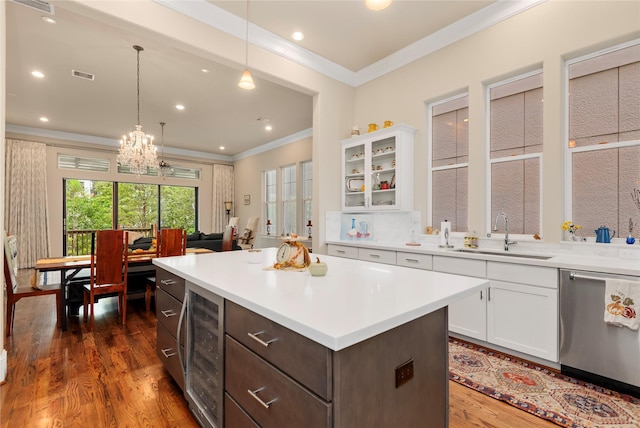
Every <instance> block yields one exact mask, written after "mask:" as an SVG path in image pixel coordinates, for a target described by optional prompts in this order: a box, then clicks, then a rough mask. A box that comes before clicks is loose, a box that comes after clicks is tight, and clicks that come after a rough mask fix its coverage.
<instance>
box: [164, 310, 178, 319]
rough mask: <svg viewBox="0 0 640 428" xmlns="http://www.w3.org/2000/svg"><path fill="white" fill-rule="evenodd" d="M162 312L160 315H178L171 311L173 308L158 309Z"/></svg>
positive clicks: (169, 316)
mask: <svg viewBox="0 0 640 428" xmlns="http://www.w3.org/2000/svg"><path fill="white" fill-rule="evenodd" d="M160 312H161V313H162V315H164V316H165V318H171V317H175V316H176V315H178V314H177V313H175V312H174V311H173V309H166V310H164V311H160Z"/></svg>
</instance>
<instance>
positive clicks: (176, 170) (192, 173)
mask: <svg viewBox="0 0 640 428" xmlns="http://www.w3.org/2000/svg"><path fill="white" fill-rule="evenodd" d="M117 168H118V172H119V173H120V174H132V172H131V170H130V168H129V165H117ZM142 175H146V176H149V177H157V176H158V170H157V169H148V170H147V172H145V173H144V174H142ZM166 176H167V177H172V178H183V179H187V180H199V179H200V169H197V168H185V167H182V166H175V165H171V169H170V170H169V171H167V173H166Z"/></svg>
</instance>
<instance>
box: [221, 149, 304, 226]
mask: <svg viewBox="0 0 640 428" xmlns="http://www.w3.org/2000/svg"><path fill="white" fill-rule="evenodd" d="M312 147H313V144H312V140H311V138H305V139H303V140H300V141H296V142H293V143H290V144H287V145H285V146H282V147H278V148H276V149H273V150H269V151H268V152H264V153H260V154H258V155H255V156H251V157H248V158H245V159H240V160H237V161H236V162H235V163H234V169H233V172H234V178H235V183H234V184H235V192H236V194H235V200H234V201H233V206H234V213H233V215H235V216H236V217H240V223H239V226H240V231H242V229H243V228H244V226H245V225H246V224H247V220H248V219H249V217H260V223H259V225H258V233H259V234H261V233H264V224H265V222H266V219H265V218H264V213H263V212H262V197H263V187H262V172H263V171H266V170H270V169H275V170H276V173H277V177H278V178H277V179H278V182H280V180H281V175H280V167H282V166H287V165H294V164H295V165H298V167H299V165H300V163H301V162H305V161H310V160H311V151H312ZM299 177H300V169H298V184H300V180H299ZM298 190H300V186H298ZM244 195H251V204H250V205H244V201H243V197H244ZM298 196H299V197H300V196H301V195H300V194H298ZM273 232H274V233H275V230H274V231H273Z"/></svg>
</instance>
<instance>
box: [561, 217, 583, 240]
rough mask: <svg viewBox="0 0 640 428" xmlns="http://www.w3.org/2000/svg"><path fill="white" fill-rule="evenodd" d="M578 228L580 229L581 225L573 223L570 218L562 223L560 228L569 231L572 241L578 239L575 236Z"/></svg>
mask: <svg viewBox="0 0 640 428" xmlns="http://www.w3.org/2000/svg"><path fill="white" fill-rule="evenodd" d="M578 229H582V226H579V225H577V224H573V222H572V221H571V220H569V221H565V222H564V223H562V230H566V231H567V232H569V236H571V240H572V241H577V240H578V238H577V237H576V232H577V231H578Z"/></svg>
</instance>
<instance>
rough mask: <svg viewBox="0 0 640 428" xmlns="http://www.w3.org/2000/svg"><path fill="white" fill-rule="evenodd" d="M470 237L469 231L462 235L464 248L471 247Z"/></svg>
mask: <svg viewBox="0 0 640 428" xmlns="http://www.w3.org/2000/svg"><path fill="white" fill-rule="evenodd" d="M471 242H472V237H471V235H469V232H468V231H467V233H466V234H465V235H464V246H465V248H471Z"/></svg>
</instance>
